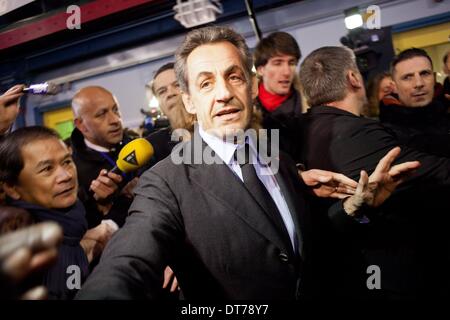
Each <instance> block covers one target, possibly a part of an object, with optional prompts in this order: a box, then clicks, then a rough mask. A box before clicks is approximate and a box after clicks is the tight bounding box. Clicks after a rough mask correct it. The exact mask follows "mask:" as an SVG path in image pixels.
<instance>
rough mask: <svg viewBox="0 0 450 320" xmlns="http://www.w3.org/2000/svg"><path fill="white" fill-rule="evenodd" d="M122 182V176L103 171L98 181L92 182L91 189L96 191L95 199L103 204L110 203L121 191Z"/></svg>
mask: <svg viewBox="0 0 450 320" xmlns="http://www.w3.org/2000/svg"><path fill="white" fill-rule="evenodd" d="M121 182H122V177H121V176H120V175H118V174H115V173H113V172H108V171H107V170H106V169H102V170H101V171H100V174H99V175H98V177H97V179H95V180H92V182H91V186H90V189H91V190H92V191H94V199H95V200H96V201H97V202H99V203H101V204H104V203H105V202H108V200H110V199H111V197H112V195H114V193H116V192H117V190H118V189H119V184H120V183H121Z"/></svg>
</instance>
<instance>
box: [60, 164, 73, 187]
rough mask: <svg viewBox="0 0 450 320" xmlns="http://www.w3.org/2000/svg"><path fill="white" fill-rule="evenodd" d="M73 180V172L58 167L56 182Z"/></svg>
mask: <svg viewBox="0 0 450 320" xmlns="http://www.w3.org/2000/svg"><path fill="white" fill-rule="evenodd" d="M72 178H73V170H71V169H69V168H65V167H62V166H61V167H59V169H58V172H57V182H58V183H63V182H68V181H70V180H72Z"/></svg>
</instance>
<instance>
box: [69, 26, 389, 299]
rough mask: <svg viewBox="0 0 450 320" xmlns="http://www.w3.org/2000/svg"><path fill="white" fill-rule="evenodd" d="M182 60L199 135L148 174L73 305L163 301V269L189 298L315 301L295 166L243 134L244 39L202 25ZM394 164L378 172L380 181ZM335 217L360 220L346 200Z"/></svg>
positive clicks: (248, 62)
mask: <svg viewBox="0 0 450 320" xmlns="http://www.w3.org/2000/svg"><path fill="white" fill-rule="evenodd" d="M176 61H177V63H176V66H175V70H176V72H177V78H178V81H179V83H180V87H181V90H182V91H183V102H184V105H185V106H186V109H187V110H188V112H190V113H193V114H196V115H197V119H198V122H199V129H198V130H197V131H196V132H195V135H194V137H193V138H192V140H191V141H189V142H187V143H184V144H179V145H177V147H175V149H174V152H172V154H171V156H170V157H168V158H166V159H164V160H162V161H161V162H159V163H158V164H157V165H155V166H154V167H153V168H152V169H151V170H149V171H147V172H146V173H145V174H144V175H142V176H141V178H140V180H139V184H138V187H137V189H136V191H135V193H136V196H135V200H134V202H133V204H132V206H131V208H130V216H129V218H128V219H127V222H126V224H125V226H124V227H123V229H122V230H121V231H120V232H119V234H118V235H117V236H116V237H115V238H114V239H113V240H112V243H111V245H109V246H108V248H107V250H106V252H105V253H104V255H103V257H102V260H101V262H100V264H99V266H98V267H97V268H96V269H95V270H94V272H93V274H92V276H91V277H90V279H88V281H87V282H86V283H85V285H84V286H83V288H82V290H81V291H80V293H79V295H78V298H79V299H92V298H95V299H105V298H110V299H130V298H155V297H158V293H159V290H160V289H159V288H160V287H161V282H162V272H163V269H164V266H166V265H167V264H168V265H170V266H171V267H172V268H173V270H174V271H175V274H176V275H177V279H178V282H179V284H180V287H181V290H182V292H183V294H184V296H185V297H186V298H190V299H192V298H202V299H296V298H299V297H301V296H304V295H308V289H309V288H310V283H308V282H309V281H311V278H310V277H309V271H310V270H309V266H310V262H309V259H310V252H309V250H310V243H309V241H310V240H309V232H310V230H309V217H308V209H307V207H306V205H305V201H304V198H303V195H302V194H303V192H302V190H301V188H302V186H301V184H300V180H299V179H298V175H297V170H296V167H295V165H294V163H293V162H292V160H290V159H289V157H288V156H286V155H284V154H279V157H276V155H275V154H274V153H276V151H277V150H275V151H274V153H273V154H271V155H270V157H269V160H271V162H266V161H265V159H264V158H263V157H262V155H264V154H263V153H261V150H259V151H256V141H255V139H253V137H252V136H251V135H250V134H249V135H242V134H241V133H243V131H244V130H245V129H247V128H249V125H250V120H251V117H252V97H251V92H252V91H251V83H252V81H251V68H252V59H251V55H250V53H249V50H248V47H247V46H246V44H245V40H244V39H243V37H242V36H240V35H239V34H237V33H236V32H234V31H232V30H231V29H228V28H223V27H207V28H202V29H197V30H194V31H191V32H190V33H189V34H188V35H187V37H186V39H185V41H184V42H183V44H182V45H181V47H180V48H179V49H178V51H177V54H176ZM235 139H236V140H235ZM258 141H260V140H258ZM258 146H259V147H261V144H259V145H258ZM243 155H244V156H245V157H243ZM247 156H248V157H247ZM394 158H395V156H394ZM392 159H393V158H392V154H390V160H388V161H387V162H390V161H392ZM244 160H245V161H244ZM278 161H279V166H278V167H277V165H276V164H277V163H278ZM387 162H386V161H385V164H387V166H384V167H383V168H384V169H380V170H379V171H383V172H385V174H384V176H385V177H386V176H390V174H391V173H388V169H389V168H390V165H389V164H388V163H387ZM385 169H386V170H385ZM394 175H395V174H394ZM362 180H364V181H362V183H360V184H359V191H361V192H357V195H358V197H354V196H352V197H349V198H348V199H349V200H346V202H345V207H346V208H347V209H348V210H349V215H350V214H353V213H355V211H354V209H355V208H356V210H357V207H358V206H360V205H361V201H358V199H360V197H361V196H362V197H363V198H368V197H366V195H364V194H365V193H364V192H362V189H365V188H366V187H367V176H365V175H363V177H362ZM365 200H366V199H365ZM365 200H364V201H362V202H366V201H365ZM368 202H370V201H368ZM339 212H341V214H342V215H343V218H344V219H345V218H347V219H349V220H352V219H353V218H352V217H350V216H347V213H345V212H344V210H342V203H339V206H336V214H339Z"/></svg>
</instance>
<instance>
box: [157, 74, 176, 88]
mask: <svg viewBox="0 0 450 320" xmlns="http://www.w3.org/2000/svg"><path fill="white" fill-rule="evenodd" d="M176 80H177V77H176V74H175V70H174V69H168V70H164V71H163V72H161V73H160V74H158V75H157V76H156V77H155V79H154V80H153V85H154V86H155V88H156V89H158V88H160V87H163V86H166V85H168V84H171V83H172V82H174V81H176Z"/></svg>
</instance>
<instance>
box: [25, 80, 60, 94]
mask: <svg viewBox="0 0 450 320" xmlns="http://www.w3.org/2000/svg"><path fill="white" fill-rule="evenodd" d="M59 91H60V88H59V86H58V85H57V84H55V83H53V82H44V83H38V84H32V85H30V86H29V87H27V88H24V89H23V92H25V93H29V94H41V95H55V94H57V93H59Z"/></svg>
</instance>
